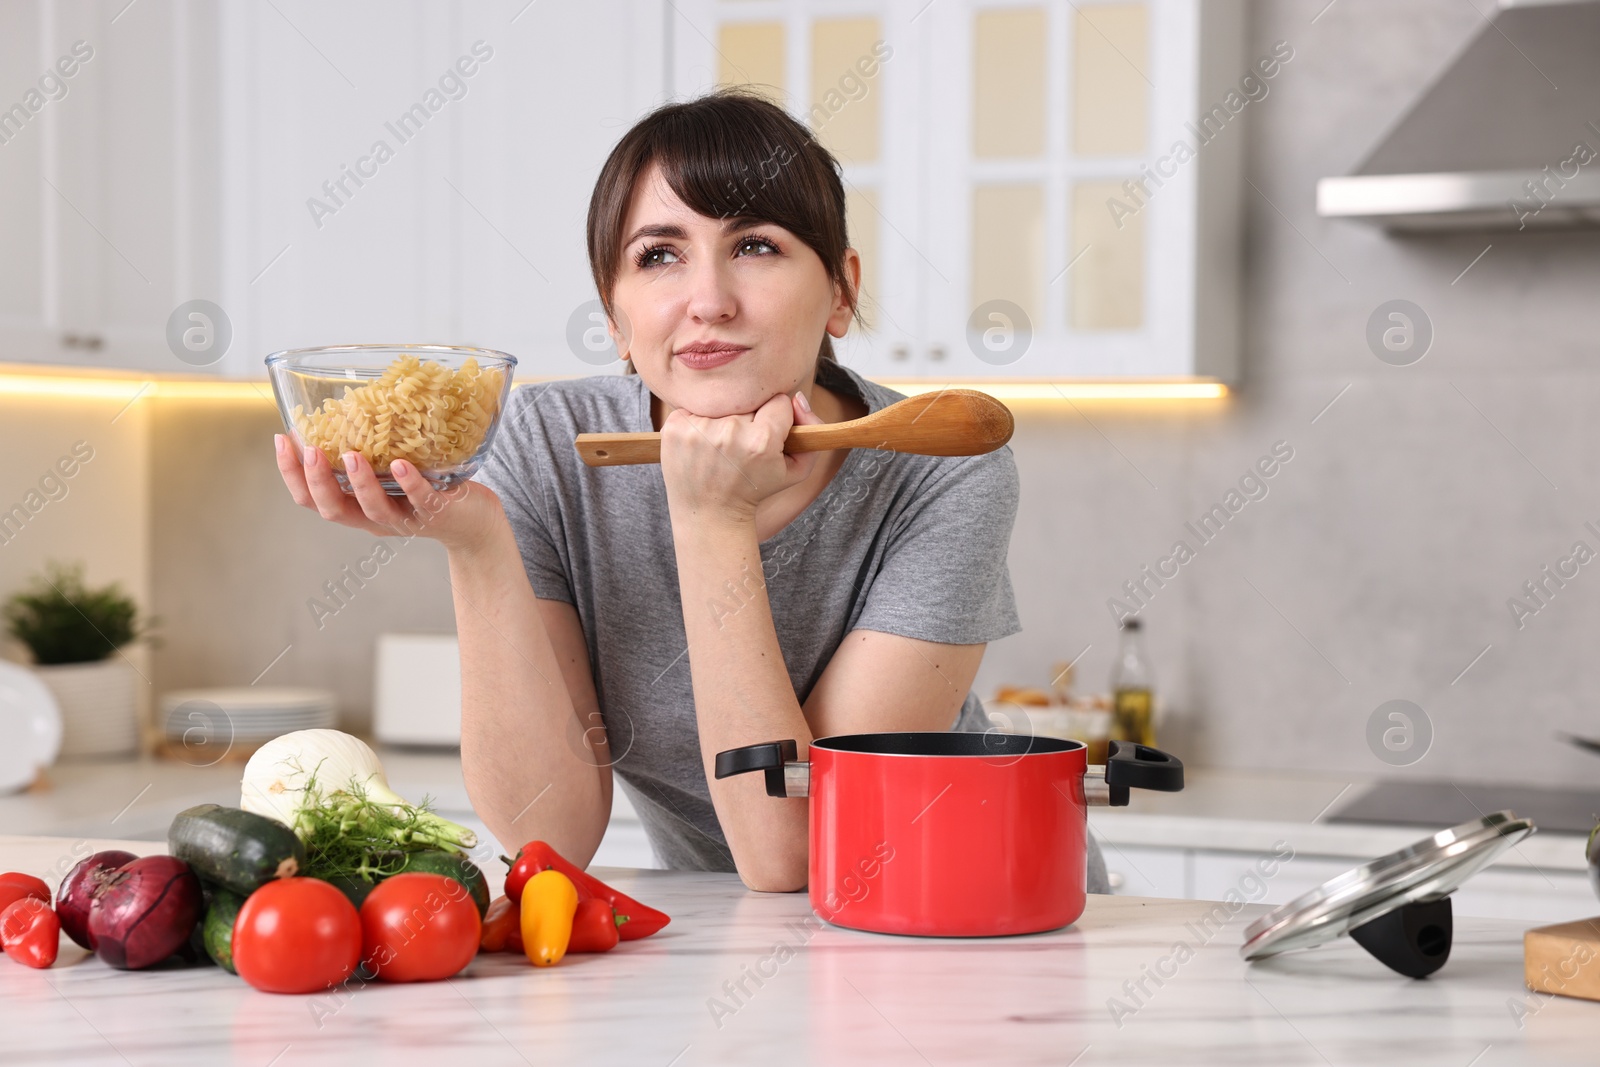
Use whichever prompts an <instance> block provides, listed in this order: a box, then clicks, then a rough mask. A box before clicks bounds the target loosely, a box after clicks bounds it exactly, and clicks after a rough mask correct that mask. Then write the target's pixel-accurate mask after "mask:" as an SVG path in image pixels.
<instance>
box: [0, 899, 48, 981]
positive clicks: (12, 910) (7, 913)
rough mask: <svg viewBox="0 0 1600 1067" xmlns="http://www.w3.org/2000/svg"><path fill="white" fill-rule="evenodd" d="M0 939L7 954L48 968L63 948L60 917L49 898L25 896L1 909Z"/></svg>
mask: <svg viewBox="0 0 1600 1067" xmlns="http://www.w3.org/2000/svg"><path fill="white" fill-rule="evenodd" d="M0 941H3V942H4V943H5V948H6V955H7V956H10V957H11V958H12V959H14V960H16V961H17V962H18V963H23V964H27V965H28V966H29V967H48V966H50V965H51V964H52V963H54V962H55V961H56V951H57V950H58V949H59V948H60V947H61V920H60V919H59V918H57V917H56V913H55V912H53V911H51V910H50V904H49V902H48V901H44V900H40V899H39V898H38V897H23V898H21V899H20V900H14V901H12V902H11V903H10V904H9V905H8V906H7V907H6V908H5V910H4V911H0Z"/></svg>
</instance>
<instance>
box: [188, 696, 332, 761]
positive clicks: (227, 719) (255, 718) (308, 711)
mask: <svg viewBox="0 0 1600 1067" xmlns="http://www.w3.org/2000/svg"><path fill="white" fill-rule="evenodd" d="M161 715H162V723H163V727H164V729H165V732H166V736H167V741H168V742H170V743H171V744H175V745H182V746H184V748H185V749H195V750H199V749H202V748H207V747H210V746H218V747H217V749H216V750H217V751H218V752H220V751H222V749H223V748H226V747H227V746H229V745H234V744H252V745H253V744H260V743H261V742H263V741H270V740H272V739H273V738H274V737H277V736H278V735H279V734H286V733H291V732H292V731H295V730H317V729H326V728H331V727H333V726H335V725H337V723H338V718H339V715H338V707H337V705H335V703H334V698H333V694H332V693H330V692H328V691H327V690H326V689H286V688H267V687H265V686H263V687H260V688H257V687H255V686H237V687H233V688H225V689H178V690H174V691H172V692H170V693H167V694H165V695H163V696H162V698H161Z"/></svg>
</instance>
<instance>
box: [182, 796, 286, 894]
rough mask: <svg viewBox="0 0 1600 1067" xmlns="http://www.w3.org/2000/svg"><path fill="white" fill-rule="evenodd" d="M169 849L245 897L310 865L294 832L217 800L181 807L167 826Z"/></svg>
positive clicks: (196, 871)
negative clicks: (228, 806)
mask: <svg viewBox="0 0 1600 1067" xmlns="http://www.w3.org/2000/svg"><path fill="white" fill-rule="evenodd" d="M167 850H168V851H169V852H171V853H172V855H174V856H176V857H177V858H178V859H180V860H182V861H183V862H185V863H187V864H188V865H189V866H190V867H193V868H194V870H195V873H196V874H198V875H199V876H200V877H201V878H204V879H207V880H209V881H212V882H215V883H216V884H217V885H219V886H221V887H222V888H224V889H231V890H233V891H234V892H235V893H241V894H243V895H244V896H249V895H250V894H251V893H254V892H255V891H256V890H257V889H260V888H261V887H262V886H264V885H266V884H267V883H268V882H270V881H272V880H273V879H274V878H292V877H293V876H294V875H296V874H298V873H300V871H301V870H303V869H304V868H305V865H306V847H305V845H303V844H301V842H300V839H299V838H298V837H296V836H295V833H294V831H293V830H291V829H289V828H288V827H287V826H285V825H283V824H282V823H280V822H276V821H274V820H272V819H269V818H267V817H266V816H264V815H257V814H255V813H254V812H250V811H243V810H241V809H239V808H224V807H222V806H220V805H217V804H200V805H197V806H195V807H192V808H189V809H187V810H186V811H180V812H179V813H178V815H177V817H176V818H174V819H173V820H172V825H171V827H169V828H168V830H167Z"/></svg>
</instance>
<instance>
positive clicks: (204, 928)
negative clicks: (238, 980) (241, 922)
mask: <svg viewBox="0 0 1600 1067" xmlns="http://www.w3.org/2000/svg"><path fill="white" fill-rule="evenodd" d="M243 904H244V897H242V896H240V895H239V894H238V893H235V892H233V891H232V890H231V889H224V888H222V887H221V886H217V887H216V889H215V890H214V891H213V892H212V894H211V906H210V907H209V908H207V909H206V913H205V915H203V916H201V918H200V930H201V932H202V934H201V936H202V937H203V939H204V942H205V948H206V955H207V956H210V957H211V958H212V959H213V960H214V961H215V962H216V964H217V966H218V967H221V968H222V969H223V970H225V971H227V972H228V973H229V974H238V973H239V972H238V971H236V970H234V969H233V921H234V920H235V919H237V918H238V917H239V908H240V907H241V906H243Z"/></svg>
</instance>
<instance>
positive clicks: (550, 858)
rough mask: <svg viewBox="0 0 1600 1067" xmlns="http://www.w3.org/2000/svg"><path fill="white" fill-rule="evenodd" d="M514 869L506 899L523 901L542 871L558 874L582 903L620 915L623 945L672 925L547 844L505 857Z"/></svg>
mask: <svg viewBox="0 0 1600 1067" xmlns="http://www.w3.org/2000/svg"><path fill="white" fill-rule="evenodd" d="M500 858H501V859H502V860H504V861H505V863H506V864H507V866H509V867H510V868H511V869H510V870H509V871H507V872H506V896H507V897H509V898H510V899H512V900H515V901H519V902H520V901H521V899H522V887H523V886H524V885H527V884H528V879H530V878H532V877H533V876H534V875H536V874H538V873H539V872H540V871H546V870H556V871H560V872H561V873H562V874H564V875H566V876H567V877H568V878H570V879H572V884H573V885H574V886H575V887H576V888H577V890H578V900H579V901H580V902H581V901H584V900H588V899H589V898H591V897H593V898H597V899H599V900H603V901H605V902H606V903H607V904H610V905H611V907H612V910H613V911H615V912H616V915H617V924H618V927H617V935H618V937H619V938H621V940H623V941H637V940H639V938H641V937H649V936H650V935H651V934H653V933H655V932H656V931H657V930H659V929H661V928H662V927H663V926H665V925H667V923H669V922H671V921H672V918H671V916H669V915H667V914H666V913H665V912H660V911H657V910H656V909H654V908H652V907H650V906H649V905H646V904H641V903H639V902H638V901H637V900H634V899H633V898H632V897H630V896H628V894H626V893H621V892H618V891H617V890H615V889H612V888H611V887H610V886H608V885H606V884H605V883H604V882H602V881H601V880H600V879H598V878H596V877H594V875H592V874H589V873H587V872H585V871H581V870H579V869H578V868H577V867H576V866H574V865H573V864H572V863H570V862H568V861H567V860H566V859H563V858H562V856H561V854H560V853H559V852H557V851H556V850H555V849H553V848H551V847H550V846H549V845H547V844H545V843H544V842H543V841H529V842H528V843H527V844H526V845H523V846H522V848H521V849H519V850H518V851H517V857H516V859H515V860H510V859H506V857H504V856H501V857H500Z"/></svg>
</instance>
